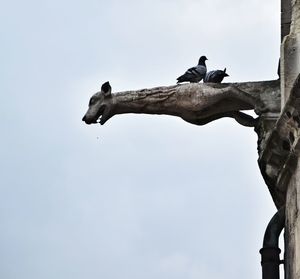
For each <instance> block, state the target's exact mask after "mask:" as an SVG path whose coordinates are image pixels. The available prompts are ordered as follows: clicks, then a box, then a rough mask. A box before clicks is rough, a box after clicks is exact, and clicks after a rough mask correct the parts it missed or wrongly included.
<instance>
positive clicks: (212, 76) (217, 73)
mask: <svg viewBox="0 0 300 279" xmlns="http://www.w3.org/2000/svg"><path fill="white" fill-rule="evenodd" d="M224 77H229V75H228V74H227V73H226V68H225V69H224V70H223V71H222V70H214V71H210V72H208V73H206V75H205V77H204V78H203V82H214V83H221V82H222V80H223V78H224Z"/></svg>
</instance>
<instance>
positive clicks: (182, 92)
mask: <svg viewBox="0 0 300 279" xmlns="http://www.w3.org/2000/svg"><path fill="white" fill-rule="evenodd" d="M111 91H112V90H111V86H110V84H109V82H106V83H104V84H103V85H102V87H101V91H99V92H97V93H95V94H94V95H93V96H92V97H91V99H90V102H89V108H88V111H87V112H86V114H85V115H84V117H83V119H82V120H83V121H85V123H86V124H92V123H98V120H99V123H100V124H101V125H103V124H104V123H105V122H106V121H107V120H108V119H110V118H111V117H112V116H114V115H117V114H123V113H146V114H166V115H173V116H178V117H181V118H182V119H183V120H185V121H187V122H189V123H192V124H195V125H204V124H207V123H209V122H211V121H213V120H216V119H219V118H222V117H231V118H234V119H235V120H236V121H237V122H238V123H240V124H241V125H244V126H248V127H254V126H255V125H256V123H257V119H255V118H253V117H252V116H250V115H247V114H245V113H243V112H241V111H242V110H252V109H254V110H255V112H256V113H257V114H258V115H261V114H262V113H265V112H279V111H280V89H279V80H273V81H261V82H243V83H223V84H218V83H205V84H203V83H202V84H195V83H193V84H182V85H173V86H163V87H155V88H151V89H141V90H137V91H125V92H119V93H114V94H112V93H111Z"/></svg>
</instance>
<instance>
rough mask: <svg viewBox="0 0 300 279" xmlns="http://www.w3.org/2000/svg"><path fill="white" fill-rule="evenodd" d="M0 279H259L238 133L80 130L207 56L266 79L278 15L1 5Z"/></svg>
mask: <svg viewBox="0 0 300 279" xmlns="http://www.w3.org/2000/svg"><path fill="white" fill-rule="evenodd" d="M0 14H1V16H0V34H1V46H0V49H1V51H0V61H1V65H2V66H1V67H0V70H1V75H0V86H1V95H0V98H1V104H2V106H1V112H0V116H1V120H2V136H1V140H0V141H1V144H0V152H1V160H0V164H1V166H0V170H1V186H0V224H1V229H0V247H1V249H0V259H1V260H0V278H3V279H53V278H55V279H85V278H89V279H96V278H103V279H120V278H122V279H141V278H143V279H150V278H151V279H153V278H156V279H198V278H210V279H221V278H231V279H240V278H243V279H253V278H260V276H261V269H260V256H259V253H258V250H259V249H260V248H261V245H262V238H263V233H264V230H265V227H266V225H267V223H268V221H269V220H270V218H271V216H272V215H273V214H274V213H275V207H274V205H273V202H272V200H271V197H270V194H269V192H268V190H267V187H266V186H265V185H264V182H263V180H262V177H261V175H260V173H259V169H258V166H257V162H256V160H257V151H256V140H257V138H256V135H255V133H254V131H253V129H251V128H245V127H241V126H239V125H238V124H237V123H235V122H234V121H233V120H231V119H222V120H218V121H216V122H214V123H210V124H208V125H207V126H204V127H197V126H193V125H191V124H188V123H185V122H183V121H182V120H181V119H177V118H174V117H167V116H142V115H122V116H116V117H114V118H112V119H111V120H110V121H109V122H107V124H106V125H104V126H99V125H92V126H87V125H85V124H84V123H83V122H82V121H81V118H82V116H83V114H84V113H85V111H86V109H87V104H88V100H89V97H90V96H91V95H92V94H93V93H94V92H96V91H98V90H99V89H100V86H101V84H102V83H103V82H105V81H107V80H109V81H110V83H111V85H112V88H113V91H115V92H116V91H121V90H128V89H138V88H144V87H154V86H159V85H171V84H174V83H175V81H176V77H178V76H179V75H180V74H182V73H183V72H184V71H185V70H186V69H187V68H188V67H190V66H193V65H195V64H196V63H197V61H198V58H199V56H201V55H206V56H207V57H208V59H209V60H208V61H207V66H208V68H209V69H216V68H221V69H223V68H224V67H227V71H228V73H229V74H230V77H229V78H228V79H227V81H229V82H231V81H248V80H265V79H276V78H277V76H276V71H277V62H278V57H279V42H280V36H279V16H280V6H279V1H275V2H274V1H271V0H266V1H259V0H251V1H241V0H239V1H237V0H228V1H221V0H198V1H196V0H188V1H187V0H184V1H183V0H173V1H170V0H152V1H145V0H144V1H137V0H130V1H117V0H113V1H102V0H98V1H96V0H94V1H92V0H86V1H67V0H62V1H57V0H52V1H33V0H28V1H14V0H12V1H6V2H2V3H1V9H0Z"/></svg>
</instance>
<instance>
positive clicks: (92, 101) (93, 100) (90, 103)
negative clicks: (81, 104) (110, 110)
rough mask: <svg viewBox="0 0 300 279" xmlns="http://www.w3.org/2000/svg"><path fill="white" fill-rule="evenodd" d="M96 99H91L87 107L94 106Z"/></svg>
mask: <svg viewBox="0 0 300 279" xmlns="http://www.w3.org/2000/svg"><path fill="white" fill-rule="evenodd" d="M95 102H96V99H95V98H91V99H90V102H89V106H92V105H93V104H95Z"/></svg>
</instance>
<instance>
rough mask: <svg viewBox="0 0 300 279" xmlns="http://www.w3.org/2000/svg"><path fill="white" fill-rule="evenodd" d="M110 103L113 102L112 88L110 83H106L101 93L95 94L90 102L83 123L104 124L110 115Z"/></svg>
mask: <svg viewBox="0 0 300 279" xmlns="http://www.w3.org/2000/svg"><path fill="white" fill-rule="evenodd" d="M110 101H111V86H110V84H109V82H108V81H107V82H105V83H103V84H102V86H101V91H99V92H97V93H95V94H94V95H93V96H92V97H91V99H90V102H89V108H88V110H87V112H86V114H85V115H84V116H83V118H82V121H84V122H85V123H86V124H94V123H98V119H99V118H100V117H101V118H100V122H99V123H100V124H101V125H102V124H104V123H105V122H106V121H107V120H108V118H109V115H110V109H109V108H110V106H109V104H110Z"/></svg>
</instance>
